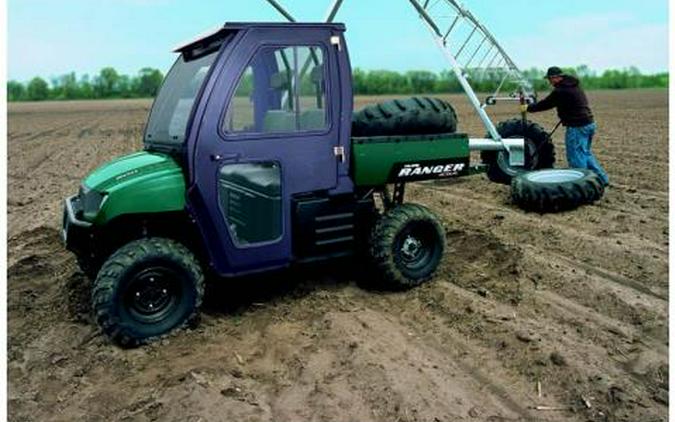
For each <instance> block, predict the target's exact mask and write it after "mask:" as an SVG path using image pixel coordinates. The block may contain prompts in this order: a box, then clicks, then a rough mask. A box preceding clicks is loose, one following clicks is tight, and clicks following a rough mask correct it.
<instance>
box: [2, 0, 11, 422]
mask: <svg viewBox="0 0 675 422" xmlns="http://www.w3.org/2000/svg"><path fill="white" fill-rule="evenodd" d="M0 3H1V6H2V7H1V8H0V28H3V29H2V30H1V31H0V80H2V81H3V87H2V89H0V133H2V135H0V142H1V143H2V146H0V238H2V242H1V243H2V244H1V245H0V263H1V264H0V286H2V288H0V321H2V326H0V373H1V374H2V375H0V386H1V389H0V420H2V421H5V420H7V399H8V398H9V394H8V389H7V387H8V384H7V199H8V198H7V2H6V1H5V0H0Z"/></svg>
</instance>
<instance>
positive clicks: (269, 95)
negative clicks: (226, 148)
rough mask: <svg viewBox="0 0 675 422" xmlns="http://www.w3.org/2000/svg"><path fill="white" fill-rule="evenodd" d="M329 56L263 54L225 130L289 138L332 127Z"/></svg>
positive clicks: (308, 50) (302, 49) (279, 50)
mask: <svg viewBox="0 0 675 422" xmlns="http://www.w3.org/2000/svg"><path fill="white" fill-rule="evenodd" d="M325 105H326V81H325V71H324V55H323V50H322V49H321V48H320V47H310V46H292V47H267V48H263V49H260V50H258V52H257V53H256V55H255V57H253V59H252V60H251V63H250V64H249V65H248V66H247V67H246V70H245V71H244V73H243V74H242V75H241V77H240V79H239V81H238V82H237V88H236V90H235V93H234V96H233V97H232V99H231V100H230V103H229V104H228V106H227V112H226V113H225V119H224V121H223V130H224V131H225V132H230V133H284V132H298V131H310V130H321V129H324V128H326V127H327V118H326V107H325Z"/></svg>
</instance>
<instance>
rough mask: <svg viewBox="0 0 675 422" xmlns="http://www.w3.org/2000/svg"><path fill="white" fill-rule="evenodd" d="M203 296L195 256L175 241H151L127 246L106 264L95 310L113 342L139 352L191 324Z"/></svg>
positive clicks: (95, 290)
mask: <svg viewBox="0 0 675 422" xmlns="http://www.w3.org/2000/svg"><path fill="white" fill-rule="evenodd" d="M203 295H204V275H203V274H202V271H201V269H200V267H199V264H198V262H197V259H196V258H195V257H194V255H193V254H192V253H191V252H190V251H189V250H188V249H187V248H186V247H185V246H183V245H181V244H180V243H178V242H175V241H173V240H169V239H163V238H147V239H141V240H136V241H133V242H131V243H128V244H126V245H125V246H123V247H121V248H120V249H118V250H117V251H116V252H115V253H114V254H112V255H111V256H110V257H109V258H108V260H107V261H106V262H105V264H103V267H102V268H101V270H100V271H99V274H98V277H97V278H96V281H95V282H94V288H93V291H92V309H93V310H94V316H95V318H96V321H97V322H98V324H99V325H100V326H101V328H102V329H103V331H104V332H105V333H106V334H107V335H108V336H109V337H110V338H111V339H112V340H113V341H115V342H116V343H118V344H119V345H121V346H123V347H135V346H138V345H140V344H143V343H147V342H149V341H151V340H153V339H155V338H157V337H160V336H162V335H163V334H166V333H168V332H170V331H172V330H174V329H176V328H179V327H181V326H182V325H184V324H185V323H186V322H188V321H190V320H191V319H192V318H193V317H194V316H195V315H196V312H197V310H198V308H199V306H200V305H201V302H202V297H203Z"/></svg>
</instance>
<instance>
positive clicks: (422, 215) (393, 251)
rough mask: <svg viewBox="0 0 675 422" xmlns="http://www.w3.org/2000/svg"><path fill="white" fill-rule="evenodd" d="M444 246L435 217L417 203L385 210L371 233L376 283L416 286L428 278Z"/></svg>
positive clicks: (402, 286)
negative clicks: (376, 275) (377, 278)
mask: <svg viewBox="0 0 675 422" xmlns="http://www.w3.org/2000/svg"><path fill="white" fill-rule="evenodd" d="M444 249H445V234H444V231H443V227H442V225H441V223H440V222H439V221H438V218H437V217H436V216H435V215H434V214H433V213H432V212H431V211H430V210H429V209H428V208H425V207H423V206H421V205H417V204H403V205H400V206H398V207H396V208H393V209H391V210H389V211H387V212H386V213H385V214H384V215H383V216H382V217H381V218H380V219H379V221H378V222H377V223H376V224H375V227H374V228H373V232H372V235H371V258H372V260H373V263H374V265H375V267H376V270H377V274H378V276H379V280H378V281H379V284H380V285H381V286H383V287H387V288H392V289H405V288H410V287H414V286H418V285H420V284H422V283H423V282H425V281H427V280H429V279H431V277H432V276H433V274H434V272H435V271H436V268H437V267H438V264H439V262H440V261H441V258H442V256H443V250H444Z"/></svg>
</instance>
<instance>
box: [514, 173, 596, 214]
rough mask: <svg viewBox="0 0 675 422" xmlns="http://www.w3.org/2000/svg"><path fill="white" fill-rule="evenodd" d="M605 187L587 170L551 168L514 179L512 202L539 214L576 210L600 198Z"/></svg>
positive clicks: (523, 174) (524, 174)
mask: <svg viewBox="0 0 675 422" xmlns="http://www.w3.org/2000/svg"><path fill="white" fill-rule="evenodd" d="M604 192H605V188H604V186H603V184H602V181H601V180H600V177H598V175H597V174H595V173H594V172H592V171H591V170H586V169H551V170H539V171H533V172H528V173H522V174H520V175H518V176H516V177H514V178H513V181H512V183H511V197H512V199H513V202H514V203H516V204H517V205H518V206H520V207H521V208H523V209H525V210H528V211H536V212H540V213H547V212H558V211H565V210H570V209H574V208H576V207H578V206H580V205H585V204H591V203H593V202H595V201H597V200H599V199H600V198H602V195H603V194H604Z"/></svg>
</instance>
